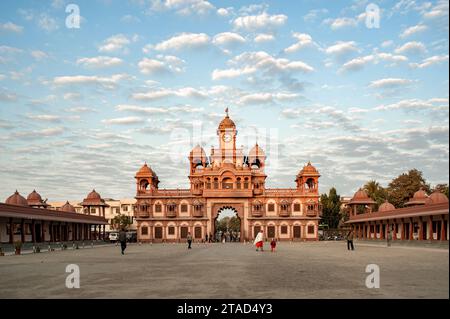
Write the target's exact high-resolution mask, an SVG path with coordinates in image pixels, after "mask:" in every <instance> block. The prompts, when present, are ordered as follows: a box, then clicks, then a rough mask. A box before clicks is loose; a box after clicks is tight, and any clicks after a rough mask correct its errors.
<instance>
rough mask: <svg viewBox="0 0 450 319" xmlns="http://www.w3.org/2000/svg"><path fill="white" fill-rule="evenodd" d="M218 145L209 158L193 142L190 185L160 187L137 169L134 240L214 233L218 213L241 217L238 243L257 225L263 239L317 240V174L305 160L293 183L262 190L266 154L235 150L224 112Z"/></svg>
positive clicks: (252, 234) (153, 176) (152, 175)
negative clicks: (229, 213) (292, 185)
mask: <svg viewBox="0 0 450 319" xmlns="http://www.w3.org/2000/svg"><path fill="white" fill-rule="evenodd" d="M217 136H218V139H219V147H218V148H212V149H211V154H210V156H207V155H206V152H205V150H204V149H203V148H202V147H200V146H199V145H197V146H196V147H194V149H192V151H191V152H190V154H189V163H190V165H189V166H190V167H189V181H190V188H189V189H159V188H158V184H159V179H158V175H157V174H156V173H155V172H154V171H153V170H152V169H151V168H150V166H149V165H147V164H144V165H143V166H142V167H141V169H139V171H138V172H137V173H136V176H135V178H136V200H137V201H136V209H135V217H136V221H137V227H138V240H139V241H141V242H179V241H181V240H183V239H184V238H186V236H187V234H188V233H191V235H192V236H193V237H194V239H196V240H203V239H205V238H206V236H208V237H209V236H211V235H212V236H214V235H215V233H216V230H215V227H216V226H215V225H216V223H215V222H216V219H217V218H218V215H219V214H220V212H222V211H224V210H227V211H232V212H234V214H235V215H236V216H237V217H238V218H239V220H240V234H239V239H240V241H244V240H247V241H248V240H252V239H253V238H254V237H255V236H256V234H257V233H258V232H259V230H260V229H263V231H264V232H265V237H266V238H276V239H278V240H294V241H306V240H309V241H311V240H318V223H319V220H320V211H321V209H320V206H319V187H318V186H319V177H320V174H319V172H318V171H317V169H316V168H315V167H314V166H312V165H311V163H308V164H307V165H305V166H304V167H303V168H302V169H301V170H300V172H299V173H298V174H297V176H296V177H295V183H296V187H293V188H266V187H265V182H266V178H267V175H266V174H265V162H266V156H265V152H264V150H263V149H262V148H261V147H260V146H259V145H258V144H257V143H256V145H255V146H254V147H253V148H252V149H251V150H250V152H249V153H248V154H244V151H243V149H242V148H236V136H237V130H236V125H235V124H234V122H233V121H232V120H231V118H230V117H229V115H228V110H227V111H226V116H225V118H224V119H223V120H222V121H221V122H220V124H219V127H218V128H217Z"/></svg>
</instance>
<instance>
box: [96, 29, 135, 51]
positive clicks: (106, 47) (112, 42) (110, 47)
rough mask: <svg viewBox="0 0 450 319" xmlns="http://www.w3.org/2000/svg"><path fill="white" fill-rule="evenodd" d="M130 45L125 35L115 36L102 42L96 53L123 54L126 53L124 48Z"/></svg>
mask: <svg viewBox="0 0 450 319" xmlns="http://www.w3.org/2000/svg"><path fill="white" fill-rule="evenodd" d="M130 43H131V41H130V39H129V38H127V37H126V36H125V35H123V34H116V35H113V36H111V37H109V38H108V39H106V40H104V41H103V43H102V44H101V45H100V46H99V47H98V51H99V52H107V53H110V52H117V51H121V50H123V51H124V52H127V49H126V46H127V45H128V44H130Z"/></svg>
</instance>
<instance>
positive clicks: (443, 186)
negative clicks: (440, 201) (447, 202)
mask: <svg viewBox="0 0 450 319" xmlns="http://www.w3.org/2000/svg"><path fill="white" fill-rule="evenodd" d="M435 191H438V192H441V193H442V194H444V195H445V196H447V197H448V184H437V185H436V186H435V187H434V189H433V192H435Z"/></svg>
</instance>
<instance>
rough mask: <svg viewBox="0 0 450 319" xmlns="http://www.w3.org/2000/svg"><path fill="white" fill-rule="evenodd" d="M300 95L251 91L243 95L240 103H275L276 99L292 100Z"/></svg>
mask: <svg viewBox="0 0 450 319" xmlns="http://www.w3.org/2000/svg"><path fill="white" fill-rule="evenodd" d="M297 97H299V95H298V94H295V93H251V94H246V95H244V96H242V97H241V98H240V99H239V101H238V104H243V105H249V104H263V103H273V102H275V100H281V101H283V100H292V99H296V98H297Z"/></svg>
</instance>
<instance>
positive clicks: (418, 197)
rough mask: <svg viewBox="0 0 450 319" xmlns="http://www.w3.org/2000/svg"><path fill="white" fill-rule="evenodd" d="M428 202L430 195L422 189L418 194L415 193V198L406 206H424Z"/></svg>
mask: <svg viewBox="0 0 450 319" xmlns="http://www.w3.org/2000/svg"><path fill="white" fill-rule="evenodd" d="M427 200H428V195H427V193H425V191H424V190H423V188H422V187H421V188H420V189H419V190H418V191H417V192H415V193H414V195H413V197H412V198H411V199H410V200H409V201H408V202H407V203H405V205H406V206H409V205H424V204H425V203H426V202H427Z"/></svg>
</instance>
